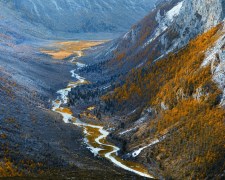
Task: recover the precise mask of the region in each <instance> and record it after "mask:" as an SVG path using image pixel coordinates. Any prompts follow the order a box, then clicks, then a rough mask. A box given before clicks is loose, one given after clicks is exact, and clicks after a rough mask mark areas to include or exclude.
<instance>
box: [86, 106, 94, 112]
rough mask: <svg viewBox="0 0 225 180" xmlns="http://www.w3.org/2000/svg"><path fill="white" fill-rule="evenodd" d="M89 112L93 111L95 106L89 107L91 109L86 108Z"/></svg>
mask: <svg viewBox="0 0 225 180" xmlns="http://www.w3.org/2000/svg"><path fill="white" fill-rule="evenodd" d="M87 109H88V110H89V111H92V110H94V109H95V106H91V107H89V108H87Z"/></svg>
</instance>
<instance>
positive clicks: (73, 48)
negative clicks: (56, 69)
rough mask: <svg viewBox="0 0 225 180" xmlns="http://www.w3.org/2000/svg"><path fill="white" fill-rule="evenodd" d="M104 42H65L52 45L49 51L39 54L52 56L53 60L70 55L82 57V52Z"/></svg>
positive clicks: (43, 50) (45, 50)
mask: <svg viewBox="0 0 225 180" xmlns="http://www.w3.org/2000/svg"><path fill="white" fill-rule="evenodd" d="M104 42H106V41H65V42H57V43H53V44H51V45H50V46H49V49H41V52H42V53H44V54H48V55H50V56H52V58H54V59H58V60H63V59H65V58H68V57H69V56H71V55H77V56H83V55H84V53H83V51H84V50H86V49H88V48H90V47H94V46H97V45H100V44H103V43H104Z"/></svg>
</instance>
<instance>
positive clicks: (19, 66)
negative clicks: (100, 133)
mask: <svg viewBox="0 0 225 180" xmlns="http://www.w3.org/2000/svg"><path fill="white" fill-rule="evenodd" d="M45 43H46V42H45ZM40 44H41V43H38V44H35V45H34V44H19V45H13V47H12V48H11V47H10V48H8V47H5V46H2V47H1V49H0V51H1V52H0V60H1V68H0V73H1V78H0V101H1V103H0V119H1V121H0V127H1V129H0V152H1V153H0V159H1V163H0V174H1V176H2V177H9V176H14V177H15V176H27V175H28V176H37V174H39V175H40V178H41V177H43V178H44V177H51V176H52V177H54V178H55V177H59V178H60V179H61V178H62V179H64V178H66V177H79V178H81V179H82V178H92V177H99V178H100V177H107V178H110V179H114V178H115V177H118V179H124V178H125V179H126V178H127V179H130V178H131V177H132V178H138V176H135V175H133V174H132V173H129V172H128V171H124V170H122V169H120V168H118V167H116V166H114V165H113V164H111V163H109V162H108V161H107V160H104V159H102V158H100V157H99V158H97V157H94V155H93V154H92V153H91V152H90V151H89V150H88V149H87V145H86V144H85V143H84V142H83V134H82V129H81V128H79V127H76V126H74V125H72V124H65V123H64V122H63V121H62V117H61V116H60V115H59V114H57V113H54V112H52V111H51V100H53V99H54V98H55V97H56V91H57V90H59V89H60V88H62V87H66V85H67V83H68V82H70V81H71V74H70V71H71V70H72V69H73V68H74V66H75V65H74V64H72V63H71V62H67V61H59V60H54V59H52V58H51V57H50V56H47V55H44V54H43V53H40V52H39V50H40V47H41V46H40ZM95 45H96V44H95ZM68 57H70V55H69V56H68ZM103 167H104V171H103Z"/></svg>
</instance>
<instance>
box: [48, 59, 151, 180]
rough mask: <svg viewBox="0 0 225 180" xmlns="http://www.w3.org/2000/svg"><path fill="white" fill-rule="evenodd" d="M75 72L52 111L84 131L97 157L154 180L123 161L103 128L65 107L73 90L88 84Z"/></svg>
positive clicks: (135, 166) (73, 71)
mask: <svg viewBox="0 0 225 180" xmlns="http://www.w3.org/2000/svg"><path fill="white" fill-rule="evenodd" d="M84 66H85V65H84V64H81V63H78V62H77V68H82V67H84ZM75 71H76V69H75V70H72V71H71V72H70V73H71V76H72V78H74V82H70V83H69V84H68V86H67V87H66V88H64V89H61V90H59V91H58V92H57V94H58V95H59V96H58V97H57V99H56V100H54V101H53V103H52V110H53V111H54V112H57V113H59V114H61V115H62V117H63V121H64V122H65V123H72V124H74V125H75V126H78V127H81V128H82V129H83V133H84V142H85V143H86V144H87V148H88V149H90V151H91V152H92V153H93V154H94V155H95V156H101V157H104V158H106V159H108V160H109V161H111V162H112V163H113V164H115V165H116V166H118V167H120V168H123V169H125V170H127V171H130V172H133V173H136V174H138V175H140V176H143V177H147V178H154V177H153V176H152V175H150V174H149V173H148V171H147V169H146V168H144V166H142V165H140V164H138V163H134V162H130V161H125V160H123V159H121V158H120V157H119V156H118V155H117V154H118V152H119V150H120V149H119V148H118V147H116V146H115V145H113V144H111V143H109V142H107V140H106V138H107V136H108V135H109V132H108V131H106V130H104V128H103V127H102V126H96V125H92V124H87V123H84V122H82V121H80V120H79V119H78V118H76V117H74V116H73V113H72V111H71V109H70V108H67V107H65V106H66V104H67V102H68V94H69V92H70V91H71V89H72V88H75V87H77V86H79V85H82V84H85V83H87V81H86V80H85V78H83V77H81V76H79V75H78V74H76V73H75Z"/></svg>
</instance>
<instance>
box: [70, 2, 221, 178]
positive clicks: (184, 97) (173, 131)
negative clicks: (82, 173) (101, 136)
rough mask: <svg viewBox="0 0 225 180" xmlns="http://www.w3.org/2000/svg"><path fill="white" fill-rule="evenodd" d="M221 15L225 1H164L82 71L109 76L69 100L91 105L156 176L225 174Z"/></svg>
mask: <svg viewBox="0 0 225 180" xmlns="http://www.w3.org/2000/svg"><path fill="white" fill-rule="evenodd" d="M224 14H225V9H224V1H223V0H217V1H211V0H209V1H208V0H205V1H202V0H184V1H180V0H171V1H166V2H164V3H161V4H159V6H158V7H157V8H156V9H154V10H153V11H152V12H151V13H150V15H148V16H147V17H146V18H144V20H142V21H141V22H140V23H138V24H137V25H135V26H133V27H132V29H131V30H130V31H129V32H128V33H126V34H125V35H124V36H123V37H121V38H119V39H117V40H115V41H113V42H111V43H109V44H108V48H106V49H105V51H103V52H100V53H97V54H96V55H95V58H96V60H98V61H99V63H97V64H94V65H91V66H89V67H87V68H84V69H83V70H81V72H83V73H90V74H92V76H93V73H96V72H97V70H98V73H100V74H101V76H102V77H105V76H108V79H107V80H106V81H102V82H97V83H96V84H95V85H87V87H84V88H86V89H85V90H81V89H79V90H76V89H74V90H73V91H72V92H71V94H70V97H71V101H70V103H71V104H70V105H75V106H76V104H77V103H78V104H79V103H83V102H85V103H89V104H90V105H93V106H94V107H95V108H94V110H92V111H87V113H88V114H93V116H96V117H97V118H98V119H99V120H100V121H101V123H103V122H105V123H107V124H110V125H111V126H113V128H111V129H112V133H111V136H110V138H111V140H112V141H113V142H118V144H120V145H121V148H122V152H121V154H122V155H123V158H128V159H133V160H136V161H139V162H142V163H143V164H145V165H146V166H148V167H149V170H150V171H152V170H153V169H154V168H155V169H154V171H155V172H157V175H159V176H160V174H161V175H162V176H164V177H165V178H168V179H205V178H208V179H223V178H224V169H225V163H224V162H225V159H224V157H225V149H224V144H225V140H224V137H225V134H224V132H225V124H224V121H225V119H224V118H225V110H224V91H225V90H224V89H225V80H224V72H225V65H224V44H225V41H224V35H225V25H224V17H225V16H224ZM96 69H97V70H96ZM96 86H97V88H96ZM92 89H94V90H92ZM98 96H101V97H100V98H99V99H98ZM93 121H94V120H93ZM157 169H160V170H159V171H157Z"/></svg>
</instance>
